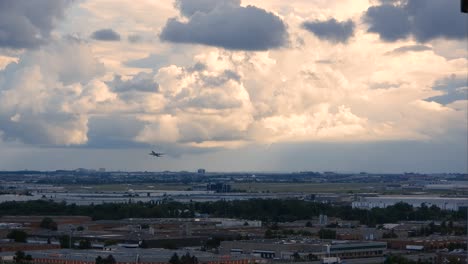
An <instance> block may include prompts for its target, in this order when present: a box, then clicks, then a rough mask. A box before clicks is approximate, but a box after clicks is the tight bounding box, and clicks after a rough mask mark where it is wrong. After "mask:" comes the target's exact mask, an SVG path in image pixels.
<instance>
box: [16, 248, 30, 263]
mask: <svg viewBox="0 0 468 264" xmlns="http://www.w3.org/2000/svg"><path fill="white" fill-rule="evenodd" d="M13 260H14V262H15V263H18V264H25V263H30V262H31V261H32V260H33V258H32V257H31V255H29V254H28V255H26V253H24V252H23V251H21V250H20V251H16V253H15V256H14V257H13Z"/></svg>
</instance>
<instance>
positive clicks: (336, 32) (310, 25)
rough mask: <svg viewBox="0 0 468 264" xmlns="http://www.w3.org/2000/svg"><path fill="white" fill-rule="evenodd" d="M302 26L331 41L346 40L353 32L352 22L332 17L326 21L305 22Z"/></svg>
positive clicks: (343, 41)
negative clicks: (339, 20)
mask: <svg viewBox="0 0 468 264" xmlns="http://www.w3.org/2000/svg"><path fill="white" fill-rule="evenodd" d="M303 27H304V28H305V29H306V30H308V31H310V32H312V33H313V34H315V35H316V36H317V37H319V38H321V39H325V40H328V41H331V42H341V43H345V42H347V41H348V40H349V39H350V38H351V37H352V36H353V34H354V28H355V25H354V22H353V21H351V20H348V21H343V22H338V21H337V20H336V19H334V18H332V19H329V20H326V21H311V22H305V23H304V24H303Z"/></svg>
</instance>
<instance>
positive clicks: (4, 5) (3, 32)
mask: <svg viewBox="0 0 468 264" xmlns="http://www.w3.org/2000/svg"><path fill="white" fill-rule="evenodd" d="M69 3H70V1H69V0H51V1H28V0H15V1H0V47H6V48H12V49H22V48H35V47H38V46H39V45H42V44H44V43H46V42H47V41H49V39H50V37H51V31H52V30H53V28H54V26H55V25H56V24H57V22H58V21H59V20H60V19H62V18H63V15H64V11H65V9H66V7H67V6H68V5H69Z"/></svg>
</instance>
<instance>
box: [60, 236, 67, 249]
mask: <svg viewBox="0 0 468 264" xmlns="http://www.w3.org/2000/svg"><path fill="white" fill-rule="evenodd" d="M59 242H60V247H61V248H70V236H69V235H63V236H61V237H60V238H59Z"/></svg>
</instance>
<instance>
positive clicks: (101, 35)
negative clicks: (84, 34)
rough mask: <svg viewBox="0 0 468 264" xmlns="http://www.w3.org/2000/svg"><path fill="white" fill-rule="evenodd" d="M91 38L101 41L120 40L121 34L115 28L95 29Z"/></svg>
mask: <svg viewBox="0 0 468 264" xmlns="http://www.w3.org/2000/svg"><path fill="white" fill-rule="evenodd" d="M91 38H92V39H95V40H101V41H119V40H120V35H119V33H117V32H115V31H114V30H113V29H110V28H107V29H100V30H97V31H94V32H93V34H91Z"/></svg>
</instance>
